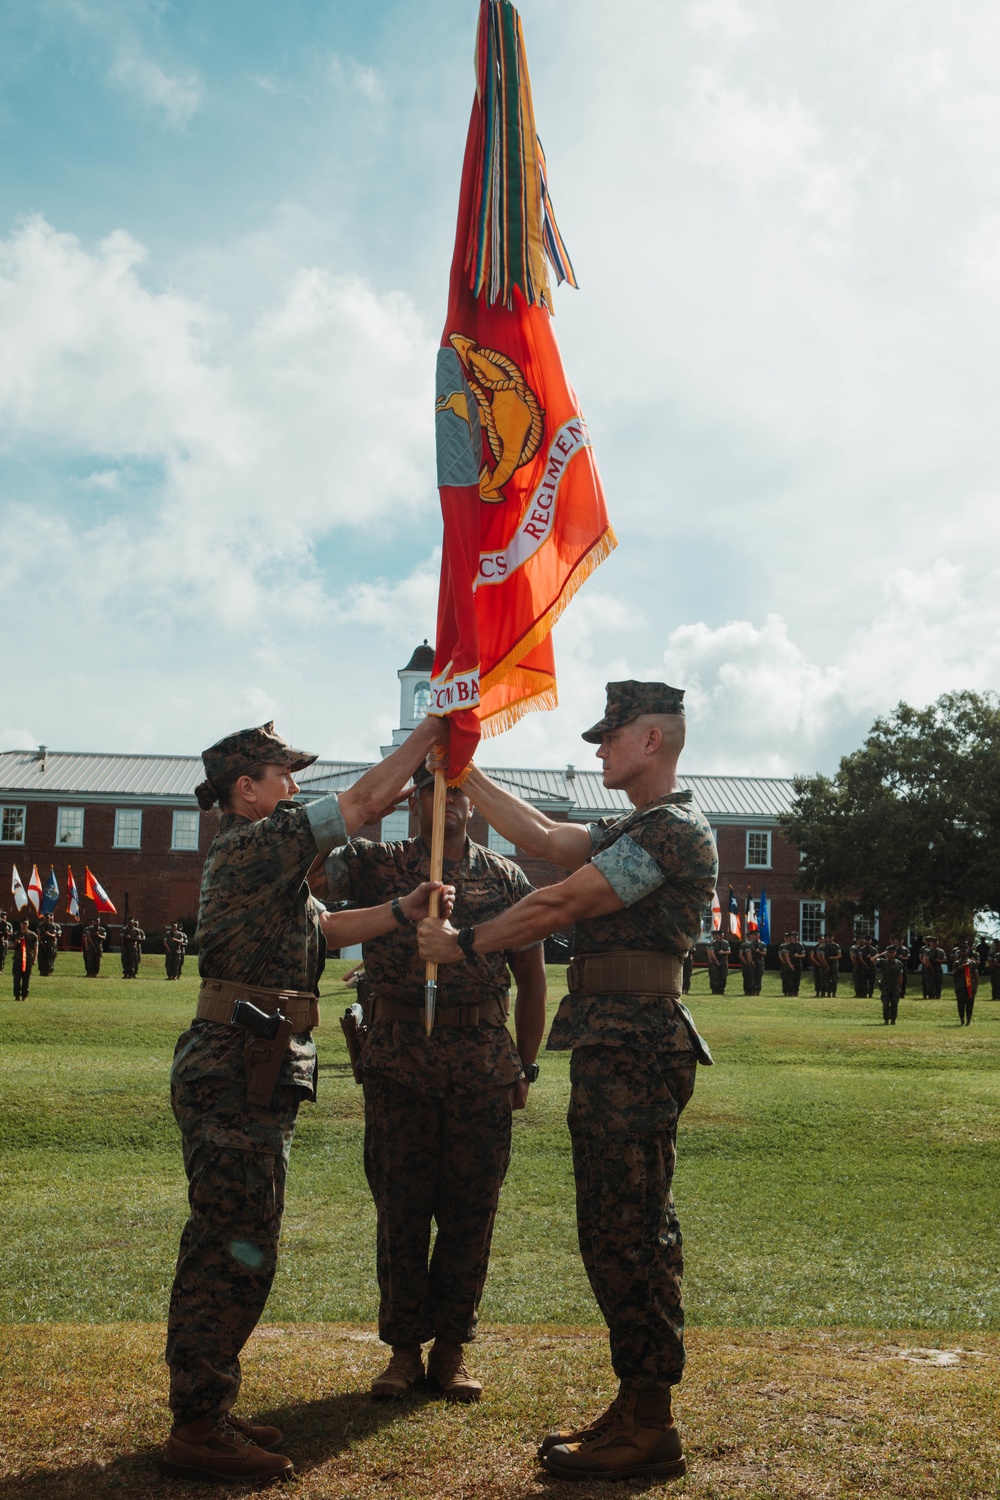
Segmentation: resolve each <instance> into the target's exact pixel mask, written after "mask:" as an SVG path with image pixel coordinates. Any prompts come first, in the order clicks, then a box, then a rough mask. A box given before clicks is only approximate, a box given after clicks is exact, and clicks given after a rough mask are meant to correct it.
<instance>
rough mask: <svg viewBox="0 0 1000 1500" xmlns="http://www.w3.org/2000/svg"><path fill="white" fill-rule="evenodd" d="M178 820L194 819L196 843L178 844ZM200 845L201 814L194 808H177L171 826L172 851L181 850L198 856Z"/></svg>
mask: <svg viewBox="0 0 1000 1500" xmlns="http://www.w3.org/2000/svg"><path fill="white" fill-rule="evenodd" d="M178 818H193V819H194V824H193V828H194V843H193V844H181V843H178V840H177V820H178ZM200 843H201V816H200V814H199V813H196V812H195V811H194V810H193V809H192V808H188V807H175V808H174V812H173V819H172V821H171V825H170V847H171V849H179V850H181V851H182V852H184V853H186V854H197V852H198V846H199V844H200Z"/></svg>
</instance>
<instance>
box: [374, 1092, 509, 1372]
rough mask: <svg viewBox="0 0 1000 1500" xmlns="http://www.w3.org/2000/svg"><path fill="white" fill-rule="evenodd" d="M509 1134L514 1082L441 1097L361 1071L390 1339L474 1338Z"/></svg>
mask: <svg viewBox="0 0 1000 1500" xmlns="http://www.w3.org/2000/svg"><path fill="white" fill-rule="evenodd" d="M510 1133H511V1090H510V1088H509V1087H505V1088H486V1089H483V1090H482V1092H481V1093H477V1094H471V1093H470V1094H466V1093H463V1094H457V1093H454V1092H452V1093H449V1094H446V1095H445V1097H444V1098H437V1099H436V1098H431V1097H430V1096H429V1095H427V1094H418V1093H416V1092H414V1091H413V1090H412V1089H408V1088H404V1087H403V1085H402V1084H399V1083H395V1082H394V1081H393V1080H392V1079H390V1078H386V1077H384V1076H383V1075H382V1074H380V1073H372V1072H366V1073H365V1172H366V1174H367V1177H368V1185H369V1187H370V1188H371V1190H372V1197H373V1198H374V1200H375V1208H376V1211H377V1216H378V1239H377V1270H378V1286H379V1310H378V1331H379V1337H380V1338H381V1339H382V1340H383V1341H384V1342H385V1343H387V1344H395V1345H401V1344H402V1345H407V1344H423V1343H426V1342H427V1341H428V1340H429V1339H432V1338H437V1337H441V1338H445V1339H449V1340H454V1341H455V1342H461V1343H465V1342H466V1341H467V1340H468V1339H472V1338H474V1337H475V1333H476V1321H477V1316H478V1308H479V1299H480V1297H481V1296H482V1294H483V1287H484V1285H485V1283H486V1272H487V1268H488V1266H489V1259H490V1245H491V1243H492V1240H493V1224H494V1221H495V1219H496V1212H497V1202H498V1200H499V1197H500V1188H501V1186H502V1185H503V1180H504V1176H505V1175H506V1172H507V1164H508V1162H509V1161H510ZM432 1219H433V1220H434V1222H435V1223H436V1225H437V1238H436V1239H435V1241H434V1251H433V1254H432V1255H431V1257H430V1264H429V1265H428V1259H427V1257H428V1251H429V1249H430V1235H431V1220H432Z"/></svg>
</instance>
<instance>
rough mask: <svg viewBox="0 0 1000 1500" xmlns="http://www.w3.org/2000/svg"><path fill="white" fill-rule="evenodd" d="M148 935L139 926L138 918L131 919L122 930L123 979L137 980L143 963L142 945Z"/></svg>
mask: <svg viewBox="0 0 1000 1500" xmlns="http://www.w3.org/2000/svg"><path fill="white" fill-rule="evenodd" d="M145 941H146V934H145V933H144V932H143V930H142V928H141V927H140V926H139V918H138V917H129V919H128V921H127V922H126V924H125V926H124V927H123V928H122V978H123V979H137V978H138V977H139V964H140V963H141V961H142V945H143V943H144V942H145Z"/></svg>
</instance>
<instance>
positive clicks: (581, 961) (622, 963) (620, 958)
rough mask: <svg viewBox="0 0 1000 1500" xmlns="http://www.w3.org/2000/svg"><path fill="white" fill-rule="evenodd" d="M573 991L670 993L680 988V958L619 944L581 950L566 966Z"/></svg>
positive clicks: (628, 993)
mask: <svg viewBox="0 0 1000 1500" xmlns="http://www.w3.org/2000/svg"><path fill="white" fill-rule="evenodd" d="M566 985H567V988H568V989H569V992H570V994H571V995H671V996H673V998H674V999H676V998H677V996H678V995H679V994H680V992H681V960H680V959H679V958H678V957H677V956H676V955H675V954H673V953H644V952H642V951H641V950H640V949H637V948H619V949H618V950H617V951H616V952H612V953H578V954H577V955H576V956H575V957H574V958H571V959H570V961H569V964H568V965H567V967H566Z"/></svg>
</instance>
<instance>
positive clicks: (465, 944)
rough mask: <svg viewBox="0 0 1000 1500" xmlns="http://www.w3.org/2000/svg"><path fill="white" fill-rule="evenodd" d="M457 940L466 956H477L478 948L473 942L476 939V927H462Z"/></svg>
mask: <svg viewBox="0 0 1000 1500" xmlns="http://www.w3.org/2000/svg"><path fill="white" fill-rule="evenodd" d="M455 941H456V942H457V943H458V946H459V947H460V948H461V950H462V952H463V953H464V954H465V956H466V958H475V957H476V950H475V948H473V946H472V945H473V943H474V942H475V941H476V929H475V928H474V927H461V928H459V931H458V936H457V937H456V939H455Z"/></svg>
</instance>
